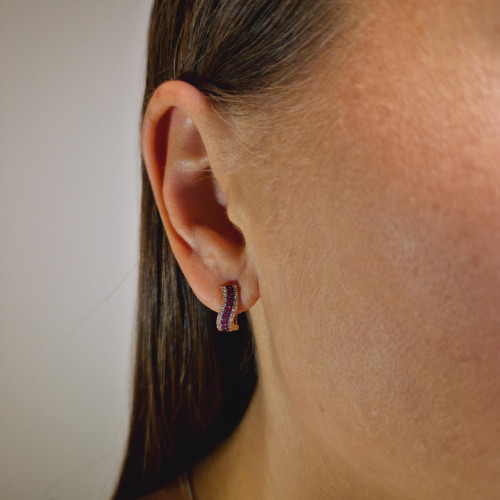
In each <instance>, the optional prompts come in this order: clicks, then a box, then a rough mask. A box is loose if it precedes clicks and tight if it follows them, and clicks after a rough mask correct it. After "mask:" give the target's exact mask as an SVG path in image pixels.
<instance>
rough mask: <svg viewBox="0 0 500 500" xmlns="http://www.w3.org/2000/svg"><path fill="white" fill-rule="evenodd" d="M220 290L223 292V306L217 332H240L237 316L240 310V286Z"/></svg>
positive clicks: (222, 287)
mask: <svg viewBox="0 0 500 500" xmlns="http://www.w3.org/2000/svg"><path fill="white" fill-rule="evenodd" d="M220 289H221V290H222V306H221V308H220V311H219V314H218V315H217V330H219V332H232V331H235V330H239V328H240V327H239V326H238V323H237V321H238V317H237V315H236V310H237V309H238V285H236V284H231V285H223V286H221V287H220Z"/></svg>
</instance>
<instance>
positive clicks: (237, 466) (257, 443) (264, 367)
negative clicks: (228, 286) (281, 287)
mask: <svg viewBox="0 0 500 500" xmlns="http://www.w3.org/2000/svg"><path fill="white" fill-rule="evenodd" d="M252 325H253V329H254V332H259V331H260V333H262V330H263V328H264V326H263V316H261V315H260V314H255V313H254V314H252ZM266 335H267V333H266ZM266 335H260V336H257V335H256V338H257V339H259V338H260V339H265V338H267V339H269V338H270V337H269V336H266ZM257 346H258V347H259V343H258V342H257ZM264 347H268V346H267V345H265V346H264ZM258 352H259V381H258V383H257V387H256V390H255V393H254V394H253V396H252V400H251V402H250V404H249V407H248V409H247V411H246V413H245V415H244V417H243V419H242V420H241V422H240V424H239V425H238V427H237V428H236V429H235V430H234V432H233V433H232V434H231V435H230V436H229V437H228V439H226V440H225V441H224V442H223V443H221V444H220V445H219V446H218V447H217V449H216V450H214V451H213V452H212V453H211V454H210V455H208V456H207V457H205V458H204V459H203V460H202V461H201V462H199V463H198V464H196V465H195V466H194V468H193V470H192V475H191V478H192V489H193V494H194V498H195V499H196V500H222V499H226V498H227V499H229V498H238V499H239V500H255V499H256V498H258V499H259V500H276V499H282V498H286V499H287V500H309V499H311V500H312V499H314V500H323V499H324V500H327V499H328V500H331V499H332V498H342V499H345V500H348V499H356V500H363V499H370V500H374V499H376V498H378V496H377V495H376V494H375V492H374V490H373V489H372V488H368V487H366V485H365V486H363V487H361V486H360V485H361V481H360V478H359V477H358V476H357V475H356V474H355V473H353V472H352V469H350V468H349V467H347V466H346V464H345V463H343V462H342V460H340V459H339V458H338V457H336V456H334V454H333V453H332V452H331V448H332V446H328V444H329V443H322V442H320V440H318V438H317V436H314V434H313V433H312V432H311V431H312V430H313V429H312V427H313V426H311V425H309V423H308V422H307V421H303V420H302V419H300V418H295V416H296V413H297V412H295V411H293V409H291V408H289V406H290V405H289V404H288V403H287V400H286V397H285V396H284V391H282V390H280V388H281V384H280V383H279V380H278V378H277V377H276V375H275V373H274V372H273V371H272V367H273V366H275V365H274V364H273V363H272V360H271V359H269V358H268V357H266V356H267V354H269V353H270V352H271V351H270V350H267V349H264V350H262V349H260V350H258ZM302 411H304V409H302ZM384 498H387V497H384Z"/></svg>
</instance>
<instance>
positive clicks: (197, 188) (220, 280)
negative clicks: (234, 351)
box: [141, 81, 259, 312]
mask: <svg viewBox="0 0 500 500" xmlns="http://www.w3.org/2000/svg"><path fill="white" fill-rule="evenodd" d="M217 130H218V123H217V121H216V117H215V116H212V114H211V113H210V106H209V104H208V103H207V101H206V97H205V96H203V95H202V94H201V93H200V92H199V91H198V90H197V89H195V88H194V87H192V86H191V85H189V84H187V83H185V82H180V81H169V82H165V83H164V84H162V85H161V86H160V87H159V88H158V89H157V90H156V91H155V93H154V95H153V96H152V98H151V100H150V102H149V104H148V107H147V109H146V112H145V115H144V120H143V125H142V130H141V146H142V153H143V158H144V163H145V165H146V169H147V172H148V176H149V179H150V182H151V187H152V190H153V194H154V197H155V201H156V204H157V206H158V211H159V213H160V216H161V219H162V222H163V225H164V228H165V231H166V233H167V236H168V239H169V242H170V245H171V248H172V251H173V252H174V254H175V257H176V259H177V262H178V263H179V266H180V268H181V269H182V271H183V273H184V275H185V276H186V278H187V280H188V282H189V284H190V285H191V288H192V289H193V292H194V293H195V294H196V296H197V297H198V299H199V300H200V301H201V302H203V303H204V304H205V305H206V306H208V307H210V308H211V309H213V310H214V311H217V310H218V309H219V307H220V304H221V296H220V286H221V285H223V284H225V283H226V282H229V281H231V282H236V283H238V285H239V287H240V290H241V298H240V304H239V306H238V312H243V311H244V310H246V309H248V308H249V307H251V306H252V305H253V303H254V302H255V301H256V300H257V298H258V295H259V291H258V279H257V276H256V273H255V268H254V266H252V265H251V263H249V262H248V255H247V252H246V245H245V238H244V235H243V233H242V231H241V229H240V228H237V227H236V226H235V225H234V224H233V223H232V222H231V221H230V220H229V218H228V212H227V204H228V199H229V198H230V197H229V196H228V192H227V191H228V190H229V189H230V184H229V182H228V179H227V178H223V177H221V175H222V174H220V173H218V174H217V175H215V173H214V169H213V165H212V162H213V161H214V160H216V159H217V158H215V155H216V152H217V151H218V148H217V137H218V134H217ZM221 171H222V169H221Z"/></svg>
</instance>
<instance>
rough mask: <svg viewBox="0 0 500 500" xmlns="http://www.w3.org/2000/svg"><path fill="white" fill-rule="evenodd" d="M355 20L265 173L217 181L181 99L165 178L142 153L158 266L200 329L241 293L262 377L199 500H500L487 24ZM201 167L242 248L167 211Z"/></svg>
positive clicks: (445, 10) (205, 472)
mask: <svg viewBox="0 0 500 500" xmlns="http://www.w3.org/2000/svg"><path fill="white" fill-rule="evenodd" d="M403 4H404V5H403ZM353 16H354V17H355V18H356V22H355V24H354V27H353V29H352V31H351V32H349V33H348V34H347V36H348V38H349V41H348V43H346V44H345V45H344V46H342V49H341V50H340V49H339V50H338V51H335V50H333V51H331V52H329V54H328V55H327V56H325V59H324V60H322V61H320V62H319V63H318V64H317V66H315V68H316V71H317V73H316V74H315V75H314V78H313V79H312V80H311V81H310V82H309V83H308V86H307V88H306V90H305V93H304V94H302V96H301V102H303V103H306V104H307V105H303V106H301V107H300V108H297V107H294V108H293V112H288V113H287V112H286V111H283V113H282V114H281V117H282V118H281V119H278V120H277V121H276V122H274V123H275V125H274V127H273V128H272V133H266V135H265V136H264V137H263V138H262V140H260V141H259V146H258V147H259V148H260V151H261V152H262V151H263V152H265V153H266V156H265V158H266V159H265V161H263V160H262V156H259V158H258V160H257V159H256V158H255V157H253V156H252V154H251V148H250V149H248V150H245V151H246V152H245V151H244V150H241V151H240V154H239V155H238V161H239V163H238V166H239V168H238V169H232V168H231V167H232V165H231V162H232V161H234V158H235V156H234V155H233V154H232V153H228V151H229V152H231V151H239V150H238V143H237V141H236V139H235V140H234V144H233V143H232V142H231V141H232V139H231V138H232V137H233V136H232V135H231V133H230V131H228V130H226V129H225V128H224V127H225V126H226V125H225V124H224V123H222V122H220V121H217V120H218V118H217V117H216V115H215V114H213V113H212V110H211V108H210V106H209V105H207V103H206V102H204V100H203V98H202V97H200V95H199V94H198V93H197V91H196V90H195V89H192V88H189V89H187V87H189V86H188V85H187V84H183V83H182V82H168V84H167V86H166V87H165V89H164V91H163V94H162V95H160V93H159V95H158V96H156V100H155V101H154V102H153V100H152V104H151V107H152V109H153V111H152V116H160V115H161V114H162V112H165V113H167V110H170V111H172V110H174V111H173V112H171V114H170V115H169V116H170V118H169V119H170V122H169V123H170V133H169V135H168V138H165V141H166V143H167V154H166V157H165V158H163V157H161V156H160V155H158V154H157V153H156V152H155V151H157V150H155V144H154V143H153V139H152V137H153V131H155V132H156V130H157V129H156V128H155V126H154V124H155V121H154V119H151V120H150V127H149V128H148V127H145V129H144V132H143V152H144V156H145V160H146V163H147V166H148V171H149V172H150V175H151V178H152V184H153V188H154V189H155V195H156V198H157V202H158V204H159V207H160V211H161V213H162V218H163V220H164V222H165V226H166V230H167V233H168V235H169V238H170V240H171V242H173V249H174V252H175V253H176V256H177V258H178V260H179V263H180V265H181V268H182V269H183V271H184V272H185V274H186V277H187V278H188V280H189V281H190V284H191V286H192V287H193V290H194V291H195V293H196V294H197V295H198V297H199V298H200V300H202V301H203V302H204V303H205V304H206V305H208V306H209V307H211V308H212V309H214V310H215V311H218V309H219V306H220V298H219V297H218V295H217V294H216V292H217V291H218V286H219V285H220V284H223V283H225V282H231V281H232V280H237V281H238V283H239V284H240V287H241V293H242V304H241V306H240V308H239V310H238V312H240V313H241V312H242V311H243V310H247V309H249V308H250V315H251V319H252V323H253V327H254V334H255V337H256V345H257V355H258V359H259V369H260V379H259V384H258V389H257V392H256V394H255V396H254V398H253V400H252V402H251V405H250V408H249V410H248V412H247V414H246V415H245V417H244V419H243V421H242V423H241V425H240V426H239V427H238V429H237V430H236V431H235V433H234V434H233V435H232V436H231V438H230V439H229V440H228V442H227V443H225V444H224V445H223V446H221V448H220V450H218V451H217V452H216V453H214V454H212V455H211V456H210V457H208V458H207V459H206V460H205V461H203V462H202V463H200V464H199V465H198V466H197V467H195V469H194V471H193V477H194V486H195V489H196V496H197V499H198V500H205V499H207V500H208V499H211V498H214V499H215V498H218V499H222V498H239V499H243V500H245V499H250V498H252V499H253V498H255V499H257V498H259V499H264V500H266V499H274V500H276V499H287V500H295V499H297V500H298V499H332V498H342V499H365V498H366V499H376V498H383V499H398V500H404V499H424V498H425V499H485V500H486V499H494V498H500V4H498V2H496V1H486V0H485V1H465V0H464V1H458V0H457V1H451V0H449V1H441V0H439V1H436V0H434V1H432V2H431V1H427V0H422V1H416V0H415V1H405V2H399V1H398V2H396V0H394V1H389V0H387V1H381V0H380V1H379V0H370V1H368V0H367V1H366V2H365V1H360V2H355V7H354V10H353ZM172 83H173V84H174V85H170V86H168V85H169V84H172ZM175 84H178V85H177V86H175ZM154 113H156V115H154ZM176 124H177V125H176ZM198 134H199V135H198ZM164 137H166V136H164ZM228 138H229V139H228ZM200 139H201V140H200ZM157 140H158V139H157ZM160 140H161V137H160ZM194 144H198V146H197V147H198V149H197V148H196V147H193V145H194ZM200 144H203V146H200ZM156 147H157V146H156ZM199 148H201V151H202V152H200V150H199ZM186 151H188V153H186ZM193 151H194V152H195V154H193ZM169 155H170V159H169ZM190 155H191V156H190ZM186 158H187V159H186ZM193 158H195V160H193ZM232 159H233V160H232ZM162 163H163V164H164V165H163V166H162V165H161V164H162ZM186 165H187V166H188V167H189V168H186ZM207 166H208V167H209V168H210V169H212V172H213V176H214V179H215V182H216V186H217V189H220V190H221V193H222V195H223V196H224V198H225V200H224V203H223V204H222V206H223V207H224V209H225V210H227V215H228V217H229V220H230V221H231V223H232V224H234V225H235V226H236V227H237V228H239V231H241V232H242V233H243V236H244V241H242V240H241V239H238V238H237V237H236V234H237V233H235V232H233V230H232V229H231V227H230V225H229V223H228V222H227V221H226V222H222V223H221V222H220V220H219V222H218V223H215V222H213V221H211V220H209V221H208V222H207V221H204V223H203V224H199V223H197V222H196V217H194V216H193V213H194V212H195V210H194V208H193V206H191V205H190V204H189V202H186V201H182V199H181V197H180V193H183V192H185V191H186V190H188V191H189V189H190V188H191V186H192V183H193V182H194V181H193V175H194V178H198V179H201V174H199V175H198V174H196V172H199V173H200V172H205V173H206V171H204V170H203V169H204V168H205V169H206V168H207ZM160 167H161V168H160ZM162 169H164V175H163V174H162V172H163V170H162ZM189 171H191V174H189V175H188V174H186V172H189ZM169 172H171V175H170V174H169ZM192 172H195V173H194V174H193V173H192ZM197 175H198V177H197ZM190 176H191V177H190ZM175 179H180V181H178V183H176V181H174V180H175ZM179 185H182V186H183V187H182V189H181V188H179V187H178V186H179ZM211 186H212V187H213V185H211ZM207 189H210V186H208V187H207ZM183 190H184V191H183ZM188 198H189V197H188ZM209 198H210V197H207V200H208V199H209ZM169 199H170V200H171V201H167V202H165V200H169ZM212 199H213V197H212ZM172 200H173V201H172ZM207 200H205V202H206V203H207V206H208V205H209V204H210V202H209V201H207ZM205 202H204V203H205ZM193 203H194V202H193ZM169 204H170V206H169ZM209 208H210V207H209ZM212 208H213V207H212ZM219 208H220V206H219ZM212 212H213V214H214V215H213V219H214V220H215V219H217V217H219V216H220V211H218V210H216V209H213V210H212ZM212 212H210V213H212ZM217 214H219V215H217ZM209 219H210V218H209ZM217 224H219V225H217ZM200 226H203V227H202V228H201V229H200ZM176 241H177V243H176Z"/></svg>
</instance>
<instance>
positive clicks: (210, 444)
mask: <svg viewBox="0 0 500 500" xmlns="http://www.w3.org/2000/svg"><path fill="white" fill-rule="evenodd" d="M339 11H340V9H339V5H338V2H336V1H334V0H155V2H154V5H153V8H152V12H151V19H150V27H149V34H148V49H147V50H148V52H147V54H148V59H147V71H146V86H145V92H144V101H143V106H142V114H141V122H142V119H143V117H144V112H145V110H146V107H147V104H148V102H149V99H150V97H151V95H152V94H153V93H154V90H155V89H156V88H157V87H158V86H159V85H160V84H161V83H162V82H164V81H166V80H171V79H180V80H184V81H187V82H189V83H191V84H192V85H194V86H196V87H197V88H198V89H199V90H200V91H201V92H203V93H204V94H205V95H206V96H208V97H209V98H210V99H211V100H212V102H213V103H214V104H215V107H216V109H219V110H221V111H222V112H224V113H229V114H230V113H231V112H233V111H235V110H237V109H239V111H240V112H241V110H243V109H248V106H247V105H248V103H249V102H251V101H252V99H255V98H259V97H262V96H263V95H266V96H270V95H271V94H273V93H276V89H283V88H286V85H288V84H290V83H291V82H292V81H293V80H295V81H296V80H300V76H301V75H305V69H306V68H307V63H308V62H310V61H311V60H313V59H314V57H313V56H315V55H316V54H318V53H319V52H320V50H321V49H322V48H324V47H325V43H324V42H325V40H328V39H329V38H331V37H330V36H329V35H331V34H332V33H333V32H334V28H335V27H336V23H335V22H334V21H333V20H334V15H333V14H336V13H338V12H339ZM215 322H216V313H215V312H213V311H211V310H209V309H208V308H207V307H205V306H204V305H203V304H201V303H200V302H199V301H198V299H197V298H196V296H195V295H194V294H193V292H192V291H191V288H190V286H189V284H188V283H187V281H186V279H185V278H184V275H183V274H182V272H181V270H180V268H179V267H178V265H177V262H176V260H175V258H174V255H173V253H172V251H171V249H170V245H169V242H168V239H167V238H166V235H165V231H164V228H163V225H162V222H161V219H160V216H159V213H158V211H157V208H156V204H155V200H154V198H153V194H152V190H151V186H150V183H149V180H148V176H147V173H146V169H145V166H144V161H143V162H142V206H141V238H140V266H139V284H138V303H137V340H136V342H137V346H136V357H135V375H134V388H133V404H132V413H131V421H130V431H129V439H128V444H127V449H126V455H125V458H124V462H123V465H122V470H121V474H120V478H119V481H118V484H117V486H116V489H115V492H114V495H113V499H114V500H124V499H136V498H138V497H140V496H143V495H146V494H148V493H151V492H153V491H155V490H156V489H159V488H160V487H161V486H162V485H164V484H166V483H167V482H169V481H170V480H171V479H173V478H174V477H175V476H177V475H178V474H180V473H182V472H184V471H186V470H188V469H189V468H190V467H191V466H192V465H193V464H194V463H196V462H197V461H198V460H200V459H201V458H202V457H203V456H204V455H206V454H207V453H209V452H210V451H211V450H212V449H213V448H214V447H215V446H217V445H218V444H219V443H220V442H221V441H222V440H224V439H225V438H226V437H227V436H228V435H229V434H230V433H231V432H232V431H233V430H234V428H235V427H236V426H237V424H238V423H239V421H240V420H241V418H242V416H243V414H244V413H245V410H246V408H247V406H248V403H249V401H250V399H251V396H252V394H253V391H254V389H255V384H256V382H257V376H258V366H257V362H256V357H255V353H254V345H253V337H252V331H251V325H250V322H249V318H248V317H247V315H246V314H243V315H240V316H239V318H238V323H239V325H240V329H239V331H238V332H235V333H231V334H227V333H226V334H221V333H219V332H218V331H217V330H216V327H215Z"/></svg>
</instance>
